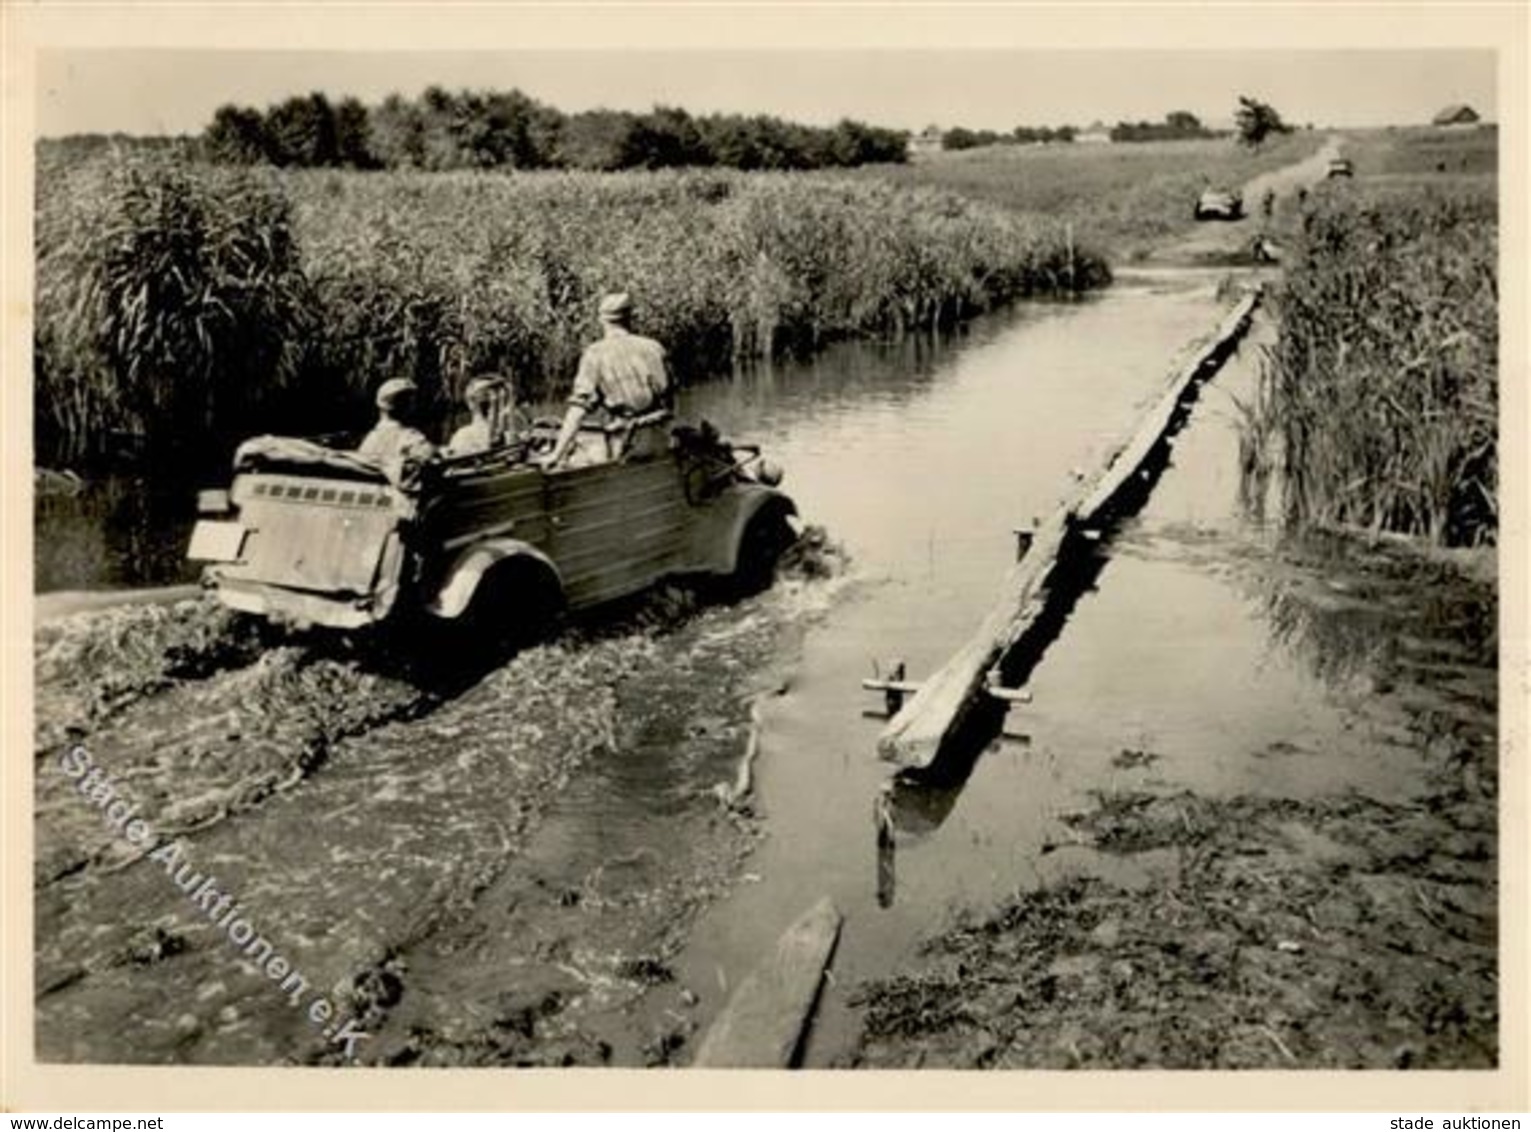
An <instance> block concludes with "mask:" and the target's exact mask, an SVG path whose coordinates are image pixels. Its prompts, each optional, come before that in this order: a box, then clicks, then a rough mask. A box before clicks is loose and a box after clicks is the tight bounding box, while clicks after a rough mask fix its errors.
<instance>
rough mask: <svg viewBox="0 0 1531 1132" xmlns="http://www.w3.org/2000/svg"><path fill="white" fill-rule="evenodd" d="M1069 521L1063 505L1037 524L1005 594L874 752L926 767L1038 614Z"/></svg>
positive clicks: (892, 724) (897, 718)
mask: <svg viewBox="0 0 1531 1132" xmlns="http://www.w3.org/2000/svg"><path fill="white" fill-rule="evenodd" d="M1072 521H1073V512H1072V511H1071V510H1070V509H1069V508H1068V507H1067V506H1064V507H1062V508H1060V509H1059V510H1058V511H1057V512H1056V513H1055V514H1054V515H1053V517H1052V518H1051V519H1049V520H1048V521H1047V522H1046V523H1044V524H1043V525H1042V527H1041V528H1039V529H1038V531H1037V533H1036V537H1035V538H1034V539H1033V541H1032V544H1031V549H1030V550H1029V551H1028V552H1027V554H1026V557H1025V558H1023V559H1021V560H1020V561H1019V562H1018V563H1016V564H1015V565H1014V566H1012V567H1011V568H1010V573H1009V574H1008V575H1007V577H1006V578H1005V583H1004V597H1003V598H1002V599H1001V600H1000V601H999V602H998V603H997V604H996V605H995V606H994V608H993V609H992V610H990V611H989V614H988V616H987V617H985V618H984V620H983V624H981V625H979V627H978V630H977V631H976V632H975V633H974V634H973V636H972V637H971V638H969V640H968V642H967V644H965V645H963V646H962V648H961V649H960V650H958V652H957V653H956V654H955V655H954V656H953V657H952V658H951V659H950V660H948V661H947V662H946V663H945V664H944V665H942V666H941V668H940V670H939V671H938V672H936V673H935V675H933V676H931V677H930V679H928V680H926V681H924V682H923V683H921V684H920V690H919V691H918V692H916V693H915V694H914V696H913V698H911V699H910V700H909V702H908V703H906V704H905V705H904V708H903V710H902V711H900V712H899V713H898V714H897V715H895V716H894V717H893V719H892V721H890V722H889V724H888V726H887V727H886V728H885V729H884V730H883V733H882V736H881V737H880V738H879V739H878V741H877V752H878V754H880V755H881V756H882V757H883V758H885V759H888V760H889V761H891V762H896V763H898V764H899V765H900V766H904V767H928V766H929V765H930V764H931V763H932V762H933V761H934V760H935V757H936V752H937V751H938V750H940V747H941V744H942V743H943V742H944V741H945V739H946V736H947V734H948V733H949V732H950V731H951V730H952V729H953V728H955V727H956V726H957V725H958V724H959V723H960V722H961V721H962V719H963V717H964V716H965V715H966V713H967V711H968V709H969V708H970V707H971V706H973V704H974V703H975V702H976V701H977V700H978V699H979V698H980V697H981V696H983V695H984V694H985V693H984V685H985V683H986V681H987V679H988V675H989V669H990V668H992V667H993V666H994V663H995V662H996V661H997V660H998V659H999V658H1000V657H1001V656H1002V655H1003V654H1004V653H1005V652H1006V651H1007V650H1008V649H1010V648H1012V647H1013V646H1014V645H1015V644H1016V643H1018V642H1019V641H1020V640H1021V638H1022V637H1023V636H1025V634H1026V632H1027V630H1028V629H1029V628H1030V627H1031V625H1032V624H1033V623H1034V622H1035V621H1036V619H1037V618H1038V617H1040V616H1041V615H1042V611H1043V609H1044V608H1045V604H1044V601H1043V591H1044V590H1045V589H1046V587H1047V582H1048V580H1049V579H1050V578H1051V577H1052V572H1053V567H1054V566H1055V565H1057V562H1058V552H1059V550H1061V549H1062V547H1063V540H1064V539H1065V538H1066V537H1068V532H1069V527H1070V525H1071V523H1072Z"/></svg>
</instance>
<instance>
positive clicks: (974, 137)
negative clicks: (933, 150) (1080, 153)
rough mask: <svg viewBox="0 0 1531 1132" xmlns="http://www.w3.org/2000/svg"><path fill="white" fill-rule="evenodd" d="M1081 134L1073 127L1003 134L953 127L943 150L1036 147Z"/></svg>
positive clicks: (1021, 128) (1024, 129) (945, 136)
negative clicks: (993, 146)
mask: <svg viewBox="0 0 1531 1132" xmlns="http://www.w3.org/2000/svg"><path fill="white" fill-rule="evenodd" d="M1078 133H1079V131H1078V130H1077V129H1075V128H1074V127H1073V126H1059V127H1057V128H1056V129H1054V128H1053V127H1051V126H1017V127H1016V128H1015V129H1013V130H1008V131H1006V132H1004V133H1001V132H1000V131H998V130H969V129H967V128H966V127H964V126H953V127H952V128H951V129H949V130H947V131H946V132H945V133H943V134H942V135H941V148H942V149H977V148H978V147H979V146H982V145H1035V144H1037V143H1044V144H1049V143H1052V142H1071V141H1073V140H1074V138H1075V136H1076V135H1077V134H1078Z"/></svg>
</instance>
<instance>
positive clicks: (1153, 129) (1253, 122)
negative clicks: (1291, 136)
mask: <svg viewBox="0 0 1531 1132" xmlns="http://www.w3.org/2000/svg"><path fill="white" fill-rule="evenodd" d="M1234 127H1235V129H1234V131H1233V132H1235V133H1237V134H1238V137H1239V140H1240V141H1242V142H1243V143H1244V144H1245V145H1249V146H1259V145H1260V144H1261V143H1263V142H1264V141H1265V140H1266V138H1268V137H1270V136H1272V135H1273V134H1287V133H1291V132H1292V127H1291V126H1289V125H1288V124H1287V123H1285V122H1283V121H1282V120H1281V115H1280V114H1279V113H1277V112H1276V109H1275V108H1274V107H1272V106H1270V105H1269V104H1268V103H1264V102H1261V101H1259V100H1258V99H1254V98H1250V97H1248V96H1244V95H1241V96H1240V97H1239V103H1238V107H1237V109H1236V111H1235V114H1234ZM1310 128H1311V127H1310ZM1082 132H1084V131H1081V130H1079V129H1077V128H1075V127H1074V126H1058V127H1057V128H1051V127H1047V126H1042V127H1035V126H1017V127H1016V128H1015V129H1013V130H1010V131H1007V132H1000V131H998V130H969V129H967V128H965V127H962V126H954V127H953V128H951V129H949V130H946V131H945V132H943V133H942V134H941V148H942V149H976V148H978V147H979V146H985V145H1032V144H1036V143H1039V142H1040V143H1044V144H1047V143H1053V142H1071V141H1074V140H1075V139H1076V138H1077V137H1078V136H1079V135H1080V133H1082ZM1107 132H1108V134H1109V136H1110V138H1111V140H1112V141H1114V142H1154V141H1184V140H1187V139H1193V138H1219V137H1227V136H1228V134H1229V131H1228V130H1215V129H1212V128H1211V127H1209V126H1206V125H1204V124H1203V123H1202V121H1201V119H1200V118H1198V117H1197V116H1196V115H1195V114H1192V113H1191V112H1190V111H1189V110H1171V111H1170V112H1169V113H1168V114H1166V115H1165V116H1164V120H1163V121H1162V122H1149V121H1139V122H1127V121H1122V122H1118V123H1117V124H1116V125H1114V126H1112V127H1111V128H1110V130H1109V131H1107Z"/></svg>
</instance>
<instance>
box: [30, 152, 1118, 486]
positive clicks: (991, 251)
mask: <svg viewBox="0 0 1531 1132" xmlns="http://www.w3.org/2000/svg"><path fill="white" fill-rule="evenodd" d="M49 176H50V178H51V179H52V180H53V181H54V182H55V183H53V184H44V185H40V187H39V188H40V191H39V194H38V198H39V202H40V204H39V216H38V221H37V231H38V283H39V305H38V321H37V337H36V353H37V398H36V415H37V425H38V428H37V435H38V443H39V452H40V454H41V455H42V456H43V457H44V458H46V459H50V460H66V461H71V462H72V461H78V460H88V459H90V458H92V457H98V456H100V455H102V454H103V452H104V450H105V449H104V447H103V437H106V436H108V435H110V434H111V432H112V431H113V430H123V431H127V432H130V433H136V434H137V435H139V436H141V437H143V438H145V439H146V440H147V441H148V446H149V449H150V450H151V451H154V450H159V449H162V448H163V447H164V446H165V442H166V441H168V440H171V439H175V438H190V437H196V438H201V439H203V440H204V441H206V442H208V443H211V444H216V445H219V446H222V449H220V450H223V449H226V444H227V441H228V439H229V438H230V437H232V436H234V435H237V434H240V433H248V432H250V431H254V430H255V429H256V428H271V429H275V430H278V431H287V432H294V431H302V432H304V433H310V434H311V433H316V432H324V431H330V430H337V429H342V428H348V427H349V428H356V427H358V426H360V425H364V424H365V423H366V419H367V417H368V416H369V414H370V404H371V397H370V391H371V390H372V389H373V388H375V387H376V385H377V384H378V383H379V382H380V381H382V380H383V379H385V378H387V377H392V376H399V375H407V376H410V377H412V378H413V379H414V380H415V381H416V382H417V383H418V384H419V385H420V386H421V388H422V390H423V391H424V394H425V397H424V400H425V403H426V405H427V407H428V408H429V409H430V410H431V411H432V412H433V414H434V415H435V416H436V417H437V418H438V419H439V418H440V417H442V416H444V415H445V413H446V411H447V409H448V407H449V406H450V405H451V404H452V403H454V402H455V401H456V400H457V399H458V398H459V397H460V394H461V390H462V387H463V385H464V384H465V383H466V381H467V380H468V378H469V377H471V376H472V375H473V374H474V373H477V372H482V371H488V370H493V371H498V372H505V373H511V374H513V375H514V376H515V378H516V381H517V384H518V386H519V387H520V390H521V393H522V396H523V397H529V398H540V397H545V396H551V395H556V394H557V393H559V392H561V391H562V390H563V389H565V388H566V387H567V385H568V382H569V381H570V380H571V379H572V375H573V372H574V368H575V365H576V363H577V360H578V356H579V351H580V349H581V347H582V346H583V345H584V344H585V343H587V342H588V341H590V340H591V339H592V338H594V337H595V336H596V335H597V333H598V326H597V322H596V318H595V307H596V301H597V299H598V297H599V296H600V294H601V293H602V292H604V291H607V290H616V289H622V290H626V291H629V292H631V293H632V295H633V296H634V300H635V303H636V305H637V308H638V310H637V318H638V323H639V329H640V330H641V331H642V332H644V333H647V334H650V335H652V336H654V337H656V338H658V339H660V340H661V341H662V342H664V343H665V345H666V346H667V347H668V349H669V351H670V354H671V357H672V361H673V363H674V367H675V369H676V371H677V373H678V374H679V376H680V377H681V378H682V379H683V380H684V379H687V378H695V377H698V376H700V375H703V374H706V373H709V372H714V371H718V370H721V369H726V368H727V367H728V366H730V365H731V364H732V363H734V362H735V361H737V360H739V359H746V358H752V357H764V356H770V355H773V354H779V353H782V352H786V351H804V350H811V349H813V348H816V347H817V346H819V345H821V344H823V343H824V342H827V341H829V340H832V339H835V338H841V337H846V336H850V335H862V334H872V335H896V334H899V333H903V332H906V331H912V330H920V329H929V328H934V327H940V326H947V325H950V324H952V323H954V322H956V321H958V320H961V319H964V318H967V317H970V316H972V315H974V314H976V313H978V312H980V311H984V310H987V309H990V308H992V307H994V306H997V305H1000V304H1003V303H1006V302H1008V301H1011V300H1013V299H1016V298H1019V297H1023V296H1027V295H1034V294H1051V293H1059V292H1071V291H1083V290H1086V289H1089V288H1092V287H1097V286H1102V285H1104V284H1105V283H1107V282H1109V280H1110V272H1109V268H1108V267H1107V265H1106V262H1105V260H1104V259H1103V258H1102V257H1101V256H1100V255H1098V254H1096V253H1095V252H1093V251H1091V250H1090V249H1089V248H1087V247H1077V246H1075V245H1074V244H1073V241H1072V240H1071V239H1070V238H1069V236H1068V234H1067V233H1066V232H1065V230H1064V228H1063V227H1062V226H1061V225H1059V224H1057V223H1055V222H1052V221H1049V220H1047V219H1045V218H1033V217H1025V216H1017V215H1015V214H1012V213H1009V212H1007V211H1005V210H1002V209H999V208H994V207H990V206H986V205H983V204H981V203H974V202H970V201H965V200H963V199H961V198H959V197H957V196H955V195H953V194H951V193H948V192H943V191H938V190H928V189H922V190H911V189H902V188H898V187H894V186H890V185H888V184H885V183H881V182H876V181H865V182H856V181H850V180H836V179H833V178H827V177H824V178H821V177H818V176H814V177H807V176H803V175H800V174H742V173H732V172H727V173H725V172H706V173H700V172H684V173H682V172H660V173H637V172H634V173H622V174H596V173H537V174H513V175H507V174H503V173H499V174H474V173H452V174H430V173H379V174H374V173H347V172H334V171H319V170H306V171H289V172H282V173H277V172H272V171H266V172H264V173H263V174H262V173H251V172H245V171H231V170H228V169H221V168H210V167H205V166H198V165H195V164H191V163H188V162H186V161H184V160H182V159H180V158H177V157H174V156H162V155H161V156H152V155H151V156H147V157H143V158H135V159H133V160H130V161H122V160H120V159H116V158H112V157H107V158H104V159H99V160H93V161H90V162H85V163H83V164H81V165H79V166H76V167H74V168H71V169H68V170H66V171H63V172H58V171H55V172H53V173H51V174H50V175H49Z"/></svg>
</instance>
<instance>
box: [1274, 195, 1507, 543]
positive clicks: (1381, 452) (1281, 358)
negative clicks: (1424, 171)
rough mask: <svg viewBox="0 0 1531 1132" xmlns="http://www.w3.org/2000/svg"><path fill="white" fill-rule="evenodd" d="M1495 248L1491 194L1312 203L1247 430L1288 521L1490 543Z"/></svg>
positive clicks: (1493, 526)
mask: <svg viewBox="0 0 1531 1132" xmlns="http://www.w3.org/2000/svg"><path fill="white" fill-rule="evenodd" d="M1497 240H1498V226H1497V221H1496V206H1495V199H1494V196H1493V190H1492V186H1491V185H1489V186H1487V187H1486V188H1485V187H1477V188H1475V187H1472V186H1465V187H1461V186H1459V187H1457V188H1454V189H1451V190H1431V189H1426V188H1421V187H1418V186H1402V187H1398V188H1395V189H1393V190H1391V191H1389V190H1386V189H1371V190H1369V191H1363V192H1362V193H1360V194H1356V193H1355V192H1353V191H1352V190H1350V189H1349V188H1348V187H1342V188H1330V189H1329V190H1328V191H1326V192H1324V193H1321V194H1319V195H1318V197H1317V199H1316V200H1315V202H1314V207H1313V208H1312V210H1311V211H1310V212H1308V213H1307V215H1306V216H1305V217H1304V218H1303V228H1302V233H1301V235H1300V237H1299V239H1298V247H1297V249H1296V251H1297V255H1296V261H1295V263H1294V264H1293V265H1292V267H1291V268H1290V270H1289V271H1288V273H1287V277H1286V280H1285V281H1284V283H1283V284H1282V286H1281V287H1280V289H1279V291H1278V293H1277V302H1276V309H1277V312H1278V315H1279V319H1280V326H1281V330H1280V335H1279V338H1278V340H1277V342H1276V343H1275V345H1274V346H1273V347H1272V348H1271V350H1270V351H1269V353H1268V355H1267V357H1266V359H1265V365H1264V367H1263V373H1262V378H1261V380H1262V388H1261V390H1260V392H1259V396H1258V398H1257V400H1256V408H1255V410H1254V411H1253V412H1252V413H1251V415H1250V419H1249V420H1248V421H1246V424H1245V434H1246V447H1248V448H1249V449H1251V450H1253V449H1255V448H1263V447H1264V445H1263V443H1262V441H1261V439H1260V438H1261V435H1262V434H1263V435H1268V436H1270V437H1271V438H1273V440H1272V442H1271V445H1272V448H1273V452H1272V453H1271V454H1272V455H1273V456H1274V463H1275V465H1276V467H1277V468H1278V469H1279V470H1280V472H1281V479H1280V482H1281V487H1282V492H1281V499H1282V503H1283V507H1284V519H1285V521H1286V523H1287V524H1288V525H1292V526H1306V525H1315V524H1319V525H1323V524H1330V525H1343V526H1354V527H1362V528H1366V529H1368V530H1371V531H1374V532H1381V531H1390V532H1396V533H1401V534H1406V535H1412V536H1416V537H1419V538H1422V539H1424V540H1426V541H1428V542H1430V543H1431V544H1433V545H1437V546H1467V545H1480V544H1487V543H1493V542H1494V541H1495V540H1496V533H1497V526H1498V503H1497V498H1498V496H1497V477H1498V371H1497V361H1496V356H1497V348H1498V287H1497V280H1496V277H1495V263H1496V257H1497ZM1258 465H1259V461H1257V460H1252V459H1250V460H1246V461H1245V470H1246V476H1248V475H1250V474H1257V475H1258V474H1263V471H1264V469H1263V468H1262V467H1259V466H1258Z"/></svg>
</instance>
